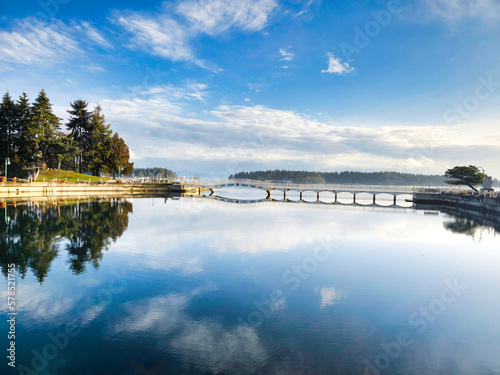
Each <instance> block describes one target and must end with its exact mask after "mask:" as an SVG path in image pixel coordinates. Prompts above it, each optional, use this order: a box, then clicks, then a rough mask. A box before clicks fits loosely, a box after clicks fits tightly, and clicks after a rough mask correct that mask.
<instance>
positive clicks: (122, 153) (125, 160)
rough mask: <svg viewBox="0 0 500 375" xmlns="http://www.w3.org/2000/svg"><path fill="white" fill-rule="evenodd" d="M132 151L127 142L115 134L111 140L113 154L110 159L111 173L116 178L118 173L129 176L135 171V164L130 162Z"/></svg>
mask: <svg viewBox="0 0 500 375" xmlns="http://www.w3.org/2000/svg"><path fill="white" fill-rule="evenodd" d="M129 159H130V151H129V149H128V146H127V145H126V144H125V141H124V140H123V139H122V138H120V136H119V135H118V133H115V134H114V135H113V137H112V138H111V153H110V157H109V163H108V166H109V171H110V173H112V174H113V176H116V174H117V173H122V174H124V175H128V174H130V173H132V172H133V171H134V163H130V162H129Z"/></svg>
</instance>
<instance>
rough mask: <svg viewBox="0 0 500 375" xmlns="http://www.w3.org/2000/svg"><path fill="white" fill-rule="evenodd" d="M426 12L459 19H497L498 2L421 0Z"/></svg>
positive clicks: (499, 5) (445, 17) (449, 18)
mask: <svg viewBox="0 0 500 375" xmlns="http://www.w3.org/2000/svg"><path fill="white" fill-rule="evenodd" d="M421 1H422V4H423V5H424V6H425V8H426V9H427V14H429V15H430V16H434V17H440V18H444V19H445V20H447V21H451V22H454V21H459V20H461V19H463V18H479V19H482V20H490V21H491V20H497V19H499V18H500V3H499V2H498V1H496V0H421Z"/></svg>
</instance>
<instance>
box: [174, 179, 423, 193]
mask: <svg viewBox="0 0 500 375" xmlns="http://www.w3.org/2000/svg"><path fill="white" fill-rule="evenodd" d="M178 182H180V183H184V184H186V185H191V186H200V187H205V188H218V187H223V186H224V185H236V184H239V185H244V186H250V187H251V186H254V187H258V188H262V189H275V190H301V191H307V190H311V191H318V190H321V191H346V192H349V191H356V192H379V193H384V192H387V193H401V194H412V193H413V191H414V189H415V187H413V186H397V185H354V184H349V185H346V184H296V183H291V182H272V181H258V180H246V179H238V180H230V179H217V180H215V179H214V180H208V179H207V180H198V179H186V180H179V181H178Z"/></svg>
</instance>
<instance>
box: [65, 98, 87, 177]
mask: <svg viewBox="0 0 500 375" xmlns="http://www.w3.org/2000/svg"><path fill="white" fill-rule="evenodd" d="M87 106H88V104H87V102H86V101H84V100H75V101H74V102H73V103H71V108H72V109H70V110H68V111H67V112H68V113H69V114H70V115H71V116H70V118H69V122H68V123H67V124H66V128H67V129H68V130H69V131H70V132H71V137H72V138H73V139H74V140H75V142H76V144H77V147H78V149H79V150H80V154H79V155H78V156H77V158H76V160H75V164H76V165H75V170H76V171H78V172H80V173H81V172H83V171H84V169H85V167H86V166H85V165H84V159H85V158H86V155H87V154H88V152H89V150H90V145H89V143H90V139H89V138H90V137H89V134H88V133H89V128H90V116H91V114H90V112H89V111H88V110H87Z"/></svg>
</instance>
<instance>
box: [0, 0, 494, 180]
mask: <svg viewBox="0 0 500 375" xmlns="http://www.w3.org/2000/svg"><path fill="white" fill-rule="evenodd" d="M499 21H500V3H499V2H498V1H496V0H414V1H403V0H401V1H399V0H390V1H377V0H372V1H370V0H364V1H340V0H339V1H333V0H330V1H327V0H323V1H321V0H305V1H299V0H286V1H285V0H253V1H252V0H178V1H132V0H120V1H117V0H100V1H99V2H97V1H92V0H87V1H77V0H39V1H31V0H26V1H22V2H13V1H7V0H0V91H1V93H2V95H3V94H4V93H5V92H7V91H8V92H9V93H10V94H11V95H12V96H14V97H16V98H17V97H18V96H19V95H21V93H22V92H26V93H27V94H28V95H29V97H30V99H31V100H32V101H33V100H34V99H35V98H36V97H37V95H38V93H39V92H40V91H41V90H42V89H43V90H45V92H46V93H47V95H48V97H49V98H50V100H51V102H52V104H53V106H54V111H55V113H56V114H57V115H58V116H59V117H61V118H62V124H63V125H62V129H63V130H64V129H65V127H64V123H65V122H66V121H67V118H68V114H67V112H66V111H67V110H68V109H69V107H70V103H72V102H73V101H75V100H78V99H83V100H86V101H87V102H88V103H89V109H93V108H94V106H95V105H97V104H99V105H101V107H102V109H103V113H104V115H105V116H106V121H107V122H108V123H109V124H110V125H111V128H112V129H113V130H114V131H116V132H118V134H119V135H120V136H121V137H122V138H123V139H124V140H125V142H126V143H127V144H128V146H129V147H130V151H131V159H132V160H131V161H133V162H134V163H135V166H136V167H166V168H169V169H172V170H174V171H177V172H178V173H179V174H181V175H186V176H194V175H200V176H202V177H210V178H225V177H227V176H228V175H230V174H233V173H235V172H238V171H251V170H256V169H293V170H311V171H312V170H315V171H344V170H356V171H381V170H383V171H398V172H409V173H432V174H443V173H444V171H445V170H446V169H447V168H451V167H453V166H456V165H470V164H473V165H478V166H481V167H483V168H484V169H485V171H486V173H487V174H489V175H492V176H493V177H496V178H498V177H500V163H499V161H500V127H499V123H500V116H499V115H500V22H499Z"/></svg>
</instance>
